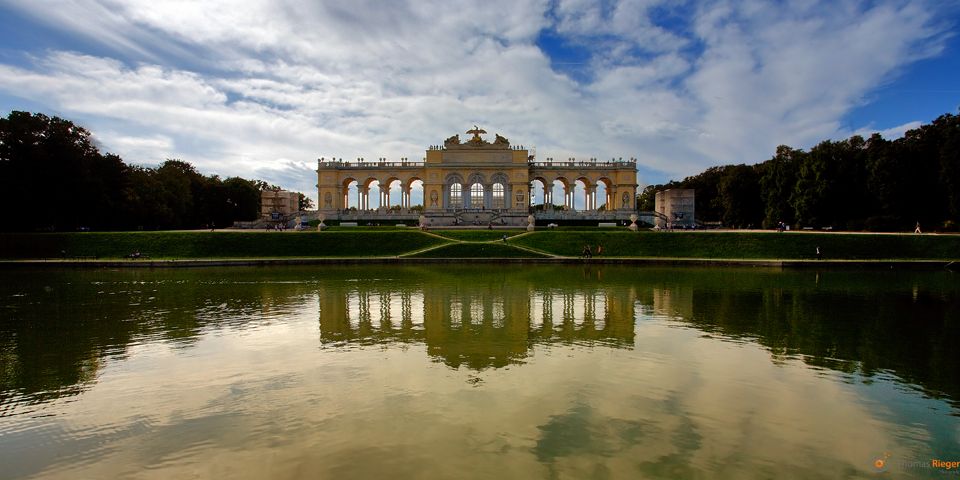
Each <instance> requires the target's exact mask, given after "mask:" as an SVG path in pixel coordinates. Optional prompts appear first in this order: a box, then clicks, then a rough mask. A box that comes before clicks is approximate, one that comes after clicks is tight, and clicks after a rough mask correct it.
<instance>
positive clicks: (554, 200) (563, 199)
mask: <svg viewBox="0 0 960 480" xmlns="http://www.w3.org/2000/svg"><path fill="white" fill-rule="evenodd" d="M547 201H548V202H549V204H550V205H552V206H553V207H554V208H556V209H558V210H569V209H572V208H573V207H571V206H570V205H571V202H570V189H569V183H568V182H567V179H566V178H563V177H560V178H558V179H556V180H554V181H553V185H552V187H551V189H550V198H549V199H548V200H547Z"/></svg>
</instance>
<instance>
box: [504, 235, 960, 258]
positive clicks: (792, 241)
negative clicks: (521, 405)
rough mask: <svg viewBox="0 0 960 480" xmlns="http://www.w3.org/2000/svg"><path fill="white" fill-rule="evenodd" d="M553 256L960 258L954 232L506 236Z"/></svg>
mask: <svg viewBox="0 0 960 480" xmlns="http://www.w3.org/2000/svg"><path fill="white" fill-rule="evenodd" d="M511 242H516V243H517V244H519V245H524V246H527V247H531V248H535V249H537V250H542V251H544V252H548V253H552V254H555V255H564V256H578V255H580V253H581V252H582V251H583V247H584V245H590V248H591V250H592V251H594V252H596V248H597V245H602V246H603V255H602V256H610V257H677V258H729V259H736V258H744V259H813V258H816V249H817V247H818V246H819V247H820V251H821V252H822V253H823V258H825V259H851V260H867V259H884V260H893V259H933V260H943V259H948V260H955V259H960V236H958V235H912V234H909V235H858V234H840V233H829V234H827V233H823V234H820V233H800V232H784V233H776V232H771V233H756V232H744V233H741V232H650V231H641V232H630V231H609V232H603V231H596V230H594V231H592V232H591V231H542V232H535V233H533V234H531V235H526V236H523V237H520V238H517V239H516V240H511Z"/></svg>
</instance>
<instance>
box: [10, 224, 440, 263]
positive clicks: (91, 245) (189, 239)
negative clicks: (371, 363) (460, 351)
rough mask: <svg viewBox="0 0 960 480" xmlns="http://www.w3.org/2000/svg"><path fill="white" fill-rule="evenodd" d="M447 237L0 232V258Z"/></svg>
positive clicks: (314, 252)
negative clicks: (62, 253) (64, 253)
mask: <svg viewBox="0 0 960 480" xmlns="http://www.w3.org/2000/svg"><path fill="white" fill-rule="evenodd" d="M443 242H444V240H442V239H439V238H437V237H434V236H431V235H426V234H423V233H421V232H419V231H416V230H408V231H403V230H383V231H375V230H365V231H335V232H283V233H281V232H206V231H202V232H201V231H197V232H108V233H36V234H31V233H12V234H0V258H4V259H29V258H59V257H61V252H66V255H67V256H68V257H77V256H84V257H86V256H96V257H99V258H122V257H124V256H126V255H128V254H130V253H131V252H134V251H140V252H141V253H143V254H144V255H149V256H150V258H251V257H267V258H270V257H375V256H395V255H399V254H402V253H407V252H412V251H416V250H420V249H423V248H427V247H430V246H432V245H438V244H441V243H443Z"/></svg>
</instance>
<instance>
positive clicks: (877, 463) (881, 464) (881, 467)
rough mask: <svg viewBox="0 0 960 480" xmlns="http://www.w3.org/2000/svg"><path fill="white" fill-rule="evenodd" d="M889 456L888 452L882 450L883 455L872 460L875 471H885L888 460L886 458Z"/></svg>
mask: <svg viewBox="0 0 960 480" xmlns="http://www.w3.org/2000/svg"><path fill="white" fill-rule="evenodd" d="M889 458H890V452H884V453H883V455H881V456H879V457H877V458H876V459H874V460H873V469H874V470H875V471H877V472H886V471H887V467H888V466H889V462H888V461H887V459H889Z"/></svg>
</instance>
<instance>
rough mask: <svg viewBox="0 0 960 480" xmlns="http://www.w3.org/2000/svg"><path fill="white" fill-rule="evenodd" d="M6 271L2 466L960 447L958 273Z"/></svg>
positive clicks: (453, 468) (824, 456) (944, 452)
mask: <svg viewBox="0 0 960 480" xmlns="http://www.w3.org/2000/svg"><path fill="white" fill-rule="evenodd" d="M0 273H2V275H3V279H4V280H3V282H2V284H0V465H2V469H0V478H29V477H43V478H182V477H189V478H196V477H199V478H207V477H222V478H338V479H340V478H490V477H493V476H497V477H503V478H662V479H680V478H804V479H809V478H825V479H827V478H830V479H833V478H875V477H877V475H878V474H882V472H888V476H890V475H893V478H941V477H943V475H945V474H956V472H957V470H956V469H952V470H949V471H947V470H945V468H943V467H940V468H938V467H936V466H934V465H933V464H932V463H931V461H933V460H938V461H945V462H949V461H953V462H956V461H960V447H958V445H960V405H958V403H957V400H958V399H960V350H958V348H957V341H958V339H960V281H958V277H957V274H954V273H951V272H949V271H938V272H911V271H870V270H829V271H807V270H801V271H780V270H776V269H759V268H689V269H687V268H638V267H616V266H602V267H598V266H506V267H504V266H496V265H494V266H477V265H470V266H449V265H442V266H409V267H401V266H376V267H374V266H363V267H356V266H349V267H348V266H344V267H328V266H323V267H289V268H286V267H269V268H226V269H196V270H193V269H169V270H168V269H158V270H147V269H143V270H140V269H130V270H121V271H107V270H43V271H28V270H7V271H3V272H0ZM947 465H949V464H947Z"/></svg>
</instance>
